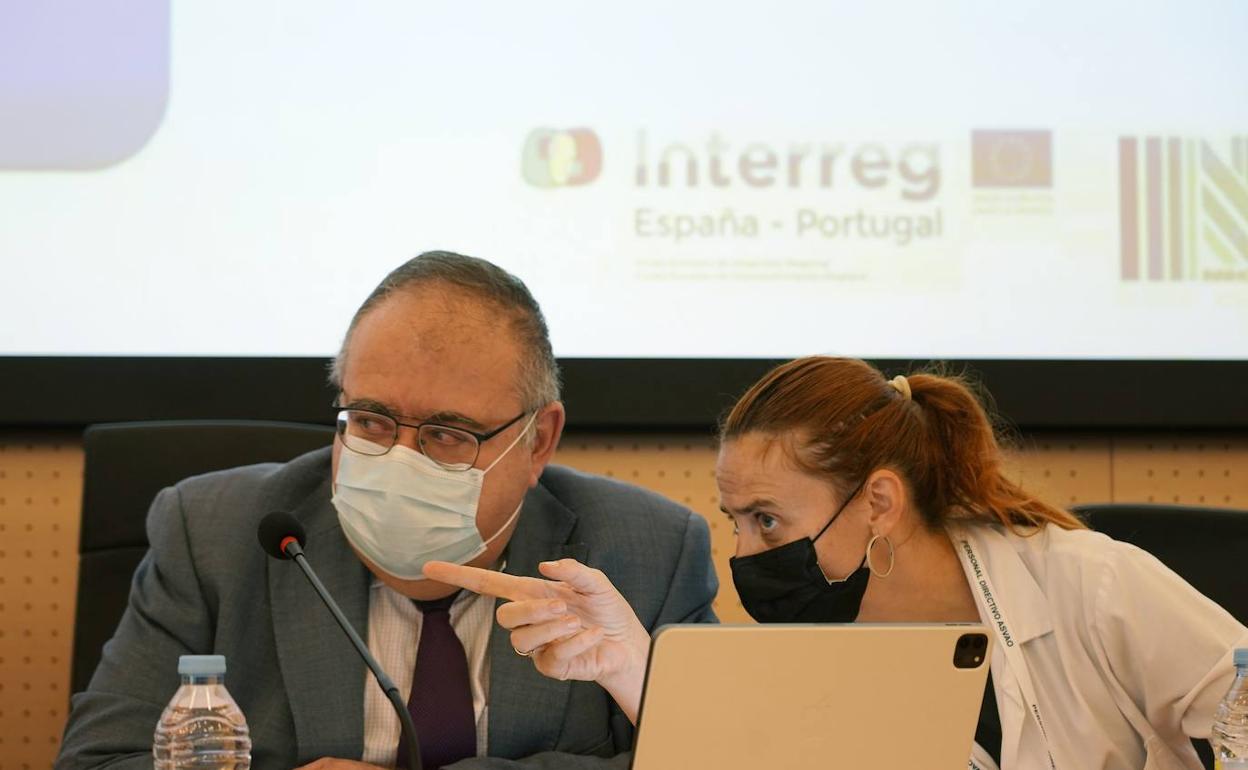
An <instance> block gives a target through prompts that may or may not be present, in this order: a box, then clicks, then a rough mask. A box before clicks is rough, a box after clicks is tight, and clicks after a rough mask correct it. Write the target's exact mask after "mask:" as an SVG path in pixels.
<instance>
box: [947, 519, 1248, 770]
mask: <svg viewBox="0 0 1248 770" xmlns="http://www.w3.org/2000/svg"><path fill="white" fill-rule="evenodd" d="M949 534H950V538H951V539H952V540H953V544H954V548H955V549H956V550H957V551H958V555H959V557H960V558H961V560H962V565H963V568H964V570H965V571H966V574H967V578H968V582H969V583H970V586H971V590H972V592H975V593H976V599H977V604H979V606H980V616H981V619H982V620H983V622H984V623H985V624H986V625H987V626H988V627H989V628H990V629H991V630H992V632H993V633H994V634H995V635H996V636H997V644H996V645H995V646H994V648H993V653H992V663H991V666H992V683H993V686H994V688H995V690H996V698H997V705H998V710H999V712H1000V715H1001V733H1002V745H1001V767H1002V768H1004V770H1042V769H1046V770H1047V768H1049V767H1050V763H1049V753H1050V752H1051V753H1052V756H1053V764H1054V765H1055V766H1056V767H1057V769H1058V770H1079V768H1093V767H1094V768H1100V769H1101V770H1140V768H1144V770H1179V769H1182V770H1200V768H1201V764H1200V760H1199V759H1198V758H1197V756H1196V752H1195V751H1194V750H1193V749H1192V746H1191V742H1190V738H1191V737H1197V738H1202V737H1207V736H1208V735H1209V729H1210V726H1211V724H1212V721H1213V712H1214V709H1215V708H1216V706H1217V704H1218V702H1219V701H1220V700H1221V699H1222V697H1223V696H1224V695H1225V694H1226V691H1227V690H1228V689H1229V688H1230V685H1231V680H1232V679H1233V678H1234V672H1235V670H1234V665H1233V663H1232V652H1233V649H1234V648H1235V647H1237V646H1239V647H1243V646H1248V629H1245V628H1244V626H1242V625H1240V623H1239V622H1238V621H1236V620H1235V618H1233V617H1232V616H1231V615H1230V613H1228V612H1226V610H1224V609H1222V608H1221V607H1219V606H1218V605H1216V604H1214V603H1213V602H1212V601H1210V600H1209V599H1208V598H1206V597H1204V596H1203V595H1201V594H1200V593H1198V592H1197V591H1196V589H1194V588H1192V587H1191V586H1190V585H1188V584H1187V583H1186V582H1184V581H1183V579H1182V578H1180V577H1179V576H1178V575H1176V574H1175V573H1174V572H1172V571H1170V570H1169V569H1168V568H1167V567H1166V566H1165V565H1163V564H1162V563H1161V562H1160V561H1158V560H1157V559H1156V558H1154V557H1153V556H1151V555H1150V554H1148V553H1146V552H1144V551H1142V550H1140V549H1139V548H1136V547H1135V546H1132V545H1129V544H1127V543H1121V542H1117V541H1114V540H1111V539H1109V538H1108V537H1106V536H1105V535H1102V534H1098V533H1095V532H1091V531H1089V530H1073V531H1068V530H1063V529H1061V528H1059V527H1056V526H1047V527H1044V528H1042V529H1040V530H1039V531H1037V532H1036V533H1035V534H1033V535H1031V536H1029V537H1021V536H1019V535H1015V534H1013V533H1011V532H1008V531H1006V530H1005V529H1003V528H1001V527H997V526H988V525H980V526H977V525H966V524H959V525H952V526H950V527H949ZM1176 537H1182V533H1176ZM963 541H965V542H963ZM968 545H969V546H970V548H969V549H968V548H967V547H966V546H968ZM972 555H973V559H972ZM976 569H978V570H979V573H977V572H976ZM984 575H986V576H987V579H986V580H985V579H984ZM989 589H990V590H991V594H990V595H991V597H992V598H991V601H985V600H984V598H985V596H987V595H989V594H987V593H986V591H988V590H989ZM989 607H990V608H991V609H988V608H989ZM1007 639H1008V640H1009V643H1010V645H1011V646H1010V648H1009V649H1007V645H1006V644H1005V640H1007ZM1020 653H1021V654H1020ZM1014 663H1018V664H1019V667H1021V670H1018V668H1019V667H1015V666H1014ZM1027 683H1030V684H1027ZM1027 690H1031V691H1032V692H1033V694H1034V695H1035V703H1034V704H1033V703H1031V702H1030V698H1028V697H1027V692H1026V691H1027ZM1033 706H1034V709H1035V711H1036V712H1037V713H1038V714H1039V715H1040V716H1041V718H1042V721H1043V723H1044V725H1045V732H1046V733H1047V734H1048V740H1047V741H1046V739H1045V735H1044V734H1043V733H1042V732H1041V730H1040V728H1039V726H1038V724H1037V720H1036V719H1035V718H1033V716H1032V708H1033ZM979 766H980V767H986V766H990V765H987V764H979Z"/></svg>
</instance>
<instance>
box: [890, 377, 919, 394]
mask: <svg viewBox="0 0 1248 770" xmlns="http://www.w3.org/2000/svg"><path fill="white" fill-rule="evenodd" d="M888 384H889V385H891V386H892V387H893V390H896V391H897V392H898V393H900V394H901V397H902V398H904V399H905V400H907V401H909V400H911V399H912V398H913V396H911V395H910V381H909V380H907V379H906V375H904V374H899V375H897V376H896V377H894V378H893V379H891V380H889V381H888Z"/></svg>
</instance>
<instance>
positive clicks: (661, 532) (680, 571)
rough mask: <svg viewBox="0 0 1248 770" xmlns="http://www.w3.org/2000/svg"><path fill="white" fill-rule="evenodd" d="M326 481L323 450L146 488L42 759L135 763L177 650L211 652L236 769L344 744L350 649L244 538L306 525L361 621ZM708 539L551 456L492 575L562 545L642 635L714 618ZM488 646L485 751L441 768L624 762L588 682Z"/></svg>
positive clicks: (606, 699) (360, 585)
mask: <svg viewBox="0 0 1248 770" xmlns="http://www.w3.org/2000/svg"><path fill="white" fill-rule="evenodd" d="M329 482H330V454H329V450H328V449H325V450H319V451H316V452H312V453H310V454H307V455H303V456H302V457H299V458H296V459H295V460H293V461H291V462H289V463H287V464H285V465H274V464H269V465H254V466H249V467H245V468H237V469H233V470H228V471H221V472H218V473H211V474H207V475H204V476H197V477H194V478H191V479H187V480H186V481H183V482H181V483H179V484H177V485H176V486H174V487H170V488H168V489H165V490H163V491H162V492H161V493H160V494H159V495H158V496H157V497H156V500H155V502H153V504H152V508H151V511H150V512H149V514H148V521H147V531H148V538H149V540H150V543H151V547H150V550H149V551H148V553H147V556H146V557H144V559H143V561H142V563H141V564H140V565H139V568H138V570H137V571H136V572H135V576H134V582H133V585H132V588H131V593H130V603H129V607H128V608H127V609H126V612H125V615H124V617H123V618H122V620H121V623H120V625H119V626H118V628H117V632H116V634H115V635H114V636H113V638H112V640H111V641H109V642H108V644H106V645H105V647H104V651H103V658H102V660H101V662H100V666H99V668H98V669H96V672H95V675H94V677H93V678H92V679H91V684H90V686H89V687H88V688H87V690H86V691H85V692H83V693H80V694H78V695H75V696H74V699H73V708H72V712H71V714H70V719H69V723H68V725H67V727H66V732H65V740H64V743H63V745H62V749H61V754H60V756H59V757H58V759H57V764H56V766H57V768H61V769H62V770H70V769H71V768H87V767H102V766H105V765H107V766H108V767H110V768H122V767H124V768H131V767H151V764H152V758H151V742H152V732H153V730H154V728H155V726H156V721H157V719H158V718H159V717H160V713H161V710H162V709H163V708H164V706H165V704H166V703H167V702H168V701H169V699H170V698H171V697H172V695H173V692H174V690H175V689H177V687H178V683H179V679H178V674H177V662H178V656H179V655H183V654H222V655H225V656H226V660H227V665H228V668H229V670H228V672H227V674H226V678H225V682H226V686H227V687H228V688H229V690H230V692H231V693H232V694H233V695H234V698H235V699H236V700H237V701H238V703H239V705H240V706H241V707H242V709H243V712H244V714H246V716H247V721H248V724H249V725H250V728H251V736H252V741H253V744H254V745H253V753H252V756H253V760H252V767H253V768H256V769H257V770H270V769H277V768H280V769H281V770H287V769H288V768H292V767H297V766H299V765H301V764H303V763H306V762H310V761H312V760H315V759H318V758H320V757H342V758H347V759H359V758H360V756H361V752H362V748H363V731H364V728H363V717H364V707H363V698H364V687H365V686H366V684H365V667H364V663H363V662H362V661H361V660H360V658H359V657H358V656H357V655H356V653H355V651H354V650H353V649H352V648H351V646H350V642H348V641H347V639H346V638H345V636H344V635H343V633H342V631H341V630H339V628H338V627H337V626H336V625H335V623H334V621H333V618H332V617H331V616H330V614H329V612H328V611H327V610H326V609H325V607H324V606H322V605H321V603H320V599H319V598H317V596H316V594H315V593H314V592H313V591H312V588H311V587H310V586H309V585H308V584H307V581H306V580H305V579H304V576H303V575H302V574H301V573H300V571H299V569H298V567H297V566H296V565H294V564H290V563H286V562H281V561H277V560H274V559H271V558H269V557H268V556H267V555H265V553H264V552H263V551H262V550H261V548H260V546H259V545H258V543H257V540H256V525H257V523H258V522H259V521H260V519H261V518H262V517H263V516H264V515H265V514H266V513H268V512H270V511H275V510H282V511H289V512H290V513H292V514H293V515H294V516H295V517H296V518H297V519H299V520H300V521H301V522H302V523H303V525H304V528H305V529H306V531H307V535H308V538H307V544H306V547H305V551H306V553H307V556H308V559H309V561H310V562H311V564H312V565H313V567H314V568H315V569H316V570H317V572H318V573H319V575H320V577H321V580H322V581H323V582H324V583H325V585H326V587H327V588H328V589H329V591H330V592H331V593H332V594H333V596H334V597H335V598H336V599H337V600H338V602H339V603H340V604H341V605H342V609H343V612H344V613H345V614H346V616H347V618H348V619H349V620H350V621H351V623H352V625H354V626H355V628H356V629H357V631H359V632H360V633H361V634H362V635H364V634H366V632H367V629H368V623H367V615H368V592H369V584H370V581H371V573H369V572H368V570H367V569H366V568H365V567H364V566H363V565H362V563H361V562H360V561H359V559H357V558H356V557H355V555H354V553H353V552H352V551H351V549H350V547H349V546H348V544H347V541H346V539H345V538H344V537H343V534H342V530H341V529H340V527H339V525H338V519H337V515H336V513H335V511H334V508H333V506H332V504H331V503H330V483H329ZM709 548H710V546H709V536H708V531H707V526H706V522H705V521H704V520H703V519H702V518H701V517H699V516H697V515H695V514H693V513H691V512H690V511H688V510H687V509H685V508H682V507H681V506H678V505H676V504H675V503H672V502H670V501H668V500H666V499H664V498H662V497H660V496H658V495H655V494H653V493H650V492H647V491H644V490H641V489H638V488H636V487H632V486H628V485H626V484H621V483H618V482H615V481H611V480H609V479H604V478H601V477H597V476H591V475H588V474H583V473H579V472H577V471H574V470H571V469H568V468H561V467H558V466H551V467H549V468H547V469H546V471H545V473H543V474H542V477H541V480H540V482H539V483H538V485H537V486H536V487H534V488H533V489H532V490H530V491H529V493H528V495H527V496H526V497H525V501H524V507H523V510H522V512H521V514H520V518H519V523H518V524H517V527H516V530H515V533H514V534H513V536H512V538H511V542H510V544H509V546H508V550H507V572H509V573H513V574H518V575H538V572H537V565H538V563H539V562H541V561H546V560H551V559H559V558H564V557H573V558H576V559H579V560H581V561H583V562H585V563H587V564H589V565H592V566H594V567H597V568H599V569H601V570H602V571H603V572H605V573H606V574H607V575H608V577H610V578H611V580H612V582H613V583H615V585H616V587H617V588H618V589H619V590H620V592H621V593H623V595H624V596H625V597H626V598H627V599H628V601H629V603H630V604H631V605H632V606H633V608H634V610H635V611H636V612H637V615H638V617H640V618H641V621H642V623H644V624H645V625H646V627H647V628H649V629H650V631H651V632H653V631H654V630H655V629H656V628H657V626H659V625H661V624H664V623H677V622H701V621H706V622H713V621H714V615H713V614H712V611H711V600H712V598H713V597H714V596H715V592H716V589H717V581H716V578H715V573H714V571H713V569H712V567H711V562H710V550H709ZM489 655H490V690H489V699H490V703H489V706H490V723H489V754H490V757H491V758H490V759H468V760H464V761H462V762H458V763H456V764H455V765H454V768H455V770H487V769H489V770H503V769H504V768H517V770H518V769H519V768H564V767H566V768H586V770H588V769H589V768H624V767H627V764H628V755H627V753H626V752H627V751H628V750H629V749H630V747H631V741H632V729H631V726H630V725H629V723H628V720H627V719H625V718H624V716H623V714H622V713H621V712H620V711H619V710H618V708H616V707H615V705H614V703H613V702H612V701H611V698H610V696H608V695H607V693H606V692H605V691H604V690H602V689H601V688H600V687H598V686H597V685H595V684H593V683H588V682H559V681H554V680H551V679H547V678H545V677H543V676H542V675H540V674H539V673H537V671H536V670H535V669H534V668H533V665H532V663H531V662H530V661H529V660H528V659H526V658H522V657H520V656H518V655H516V653H515V652H514V651H513V650H512V648H511V644H510V643H509V641H508V635H507V632H506V631H504V630H503V629H502V628H501V627H499V626H497V625H495V626H494V628H493V630H492V632H491V637H490V646H489ZM367 686H370V687H371V686H375V684H373V683H371V682H370V683H368V685H367ZM400 686H402V685H400Z"/></svg>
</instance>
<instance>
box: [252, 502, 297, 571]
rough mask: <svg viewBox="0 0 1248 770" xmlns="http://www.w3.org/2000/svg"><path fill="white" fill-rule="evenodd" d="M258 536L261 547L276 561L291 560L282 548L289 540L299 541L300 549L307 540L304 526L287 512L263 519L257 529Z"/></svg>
mask: <svg viewBox="0 0 1248 770" xmlns="http://www.w3.org/2000/svg"><path fill="white" fill-rule="evenodd" d="M256 536H257V537H258V538H259V539H260V547H261V548H263V549H264V552H265V553H267V554H268V555H269V556H272V557H273V558H274V559H289V558H290V556H288V555H287V554H286V551H285V550H284V549H283V548H282V544H283V543H285V542H286V540H287V538H292V537H293V538H294V539H295V540H296V541H298V543H299V547H300V548H302V547H303V541H304V540H306V539H307V534H306V533H305V532H304V531H303V525H302V524H300V523H299V520H298V519H296V518H295V517H294V516H291V515H290V514H289V513H286V512H285V511H273V512H272V513H270V514H268V515H267V516H265V517H264V518H263V519H261V520H260V526H259V527H257V528H256Z"/></svg>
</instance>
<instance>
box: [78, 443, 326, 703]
mask: <svg viewBox="0 0 1248 770" xmlns="http://www.w3.org/2000/svg"><path fill="white" fill-rule="evenodd" d="M333 437H334V431H333V428H330V427H328V426H324V425H302V424H298V423H281V422H260V421H219V420H203V421H200V420H188V421H178V422H133V423H106V424H101V425H92V426H90V427H88V428H87V430H86V432H85V433H84V434H83V450H84V455H85V457H84V469H83V491H82V532H81V535H80V537H79V541H78V555H79V558H78V606H77V608H76V610H75V612H74V651H73V656H74V658H73V667H72V670H71V673H70V692H71V693H74V692H81V691H82V690H84V689H86V687H87V683H88V682H90V681H91V675H92V674H93V673H94V672H95V667H96V665H98V664H99V661H100V650H101V648H102V647H103V646H104V643H105V642H106V641H108V640H109V639H110V638H111V637H112V635H113V632H114V631H115V630H116V628H117V623H118V621H120V620H121V615H122V613H123V612H124V611H125V608H126V602H127V599H128V597H129V592H130V580H131V577H132V576H133V575H134V570H135V568H136V567H137V566H138V564H139V561H140V560H141V559H142V558H143V554H144V553H146V551H147V533H146V531H145V528H144V522H145V519H146V517H147V510H148V507H149V506H150V505H151V503H152V499H153V498H155V497H156V493H157V492H159V491H160V490H161V489H163V488H165V487H167V486H170V485H172V484H175V483H177V482H178V481H181V480H182V479H184V478H187V477H188V476H195V475H198V474H201V473H208V472H210V471H216V470H221V469H223V468H232V467H235V466H239V465H250V464H253V463H262V462H285V461H287V460H290V459H292V458H295V457H297V456H299V455H301V454H304V453H305V452H310V451H312V450H314V449H320V448H322V447H325V446H328V445H329V444H330V443H331V442H332V441H333Z"/></svg>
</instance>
